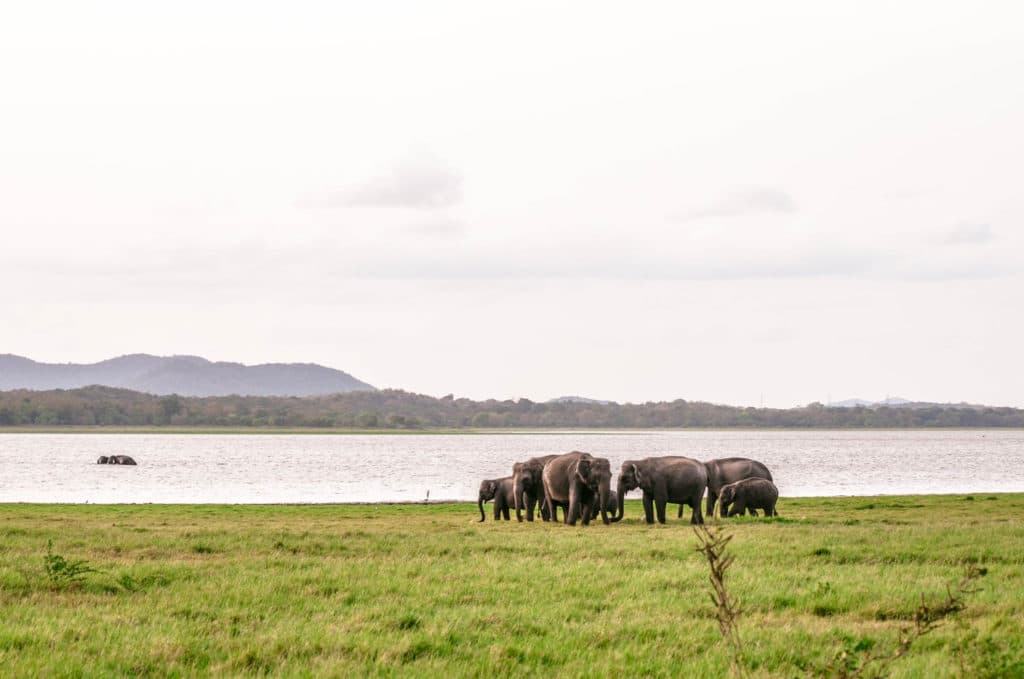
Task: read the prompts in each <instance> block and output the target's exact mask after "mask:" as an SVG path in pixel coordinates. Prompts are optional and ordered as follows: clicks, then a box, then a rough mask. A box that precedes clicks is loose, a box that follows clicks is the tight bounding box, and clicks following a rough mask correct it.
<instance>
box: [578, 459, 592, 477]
mask: <svg viewBox="0 0 1024 679" xmlns="http://www.w3.org/2000/svg"><path fill="white" fill-rule="evenodd" d="M576 475H577V476H579V477H580V478H581V479H586V478H587V476H589V475H590V460H580V461H579V464H577V465H576Z"/></svg>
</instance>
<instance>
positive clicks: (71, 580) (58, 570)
mask: <svg viewBox="0 0 1024 679" xmlns="http://www.w3.org/2000/svg"><path fill="white" fill-rule="evenodd" d="M88 563H89V562H88V561H86V560H84V559H80V560H78V561H69V560H68V559H66V558H64V557H63V556H61V555H60V554H54V553H53V540H47V541H46V556H44V557H43V568H44V570H45V572H46V577H47V578H48V579H49V580H50V584H52V585H54V586H55V587H67V586H69V585H72V584H75V583H79V582H82V581H83V580H85V578H86V577H87V576H88V575H89V574H90V573H99V571H98V570H96V569H95V568H92V567H91V566H89V565H88Z"/></svg>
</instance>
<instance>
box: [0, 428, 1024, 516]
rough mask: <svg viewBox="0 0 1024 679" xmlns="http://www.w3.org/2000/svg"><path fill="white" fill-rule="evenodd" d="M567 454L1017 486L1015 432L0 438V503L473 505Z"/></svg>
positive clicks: (891, 482)
mask: <svg viewBox="0 0 1024 679" xmlns="http://www.w3.org/2000/svg"><path fill="white" fill-rule="evenodd" d="M571 450H585V451H587V452H590V453H592V454H594V455H597V456H600V457H607V458H608V459H609V460H610V461H611V463H612V469H613V471H615V472H616V474H617V472H618V468H619V466H620V465H621V463H622V462H623V461H624V460H627V459H635V458H641V457H648V456H652V455H687V456H689V457H694V458H697V459H701V460H706V459H710V458H714V457H729V456H742V457H753V458H755V459H758V460H760V461H762V462H764V463H765V464H767V465H768V467H769V468H770V469H771V470H772V474H773V475H774V477H775V481H776V484H777V485H778V487H779V491H780V493H781V495H782V496H783V497H786V496H789V497H795V496H828V495H879V494H905V493H979V492H1024V431H1021V430H992V429H984V430H979V429H972V430H914V431H775V430H772V431H764V430H759V431H736V430H729V431H706V430H701V431H614V432H608V431H601V432H595V431H583V432H565V431H560V432H557V433H537V432H531V433H521V432H517V433H507V434H506V433H502V434H411V435H385V434H380V435H365V436H364V435H319V434H309V435H276V434H255V435H198V434H195V435H193V434H146V435H143V434H0V502H76V503H84V502H92V503H145V502H155V503H218V504H220V503H239V504H252V503H327V502H397V501H407V502H408V501H422V500H424V499H426V498H427V495H428V493H429V497H430V500H432V501H433V500H475V499H476V494H477V487H478V486H479V483H480V480H481V479H483V478H495V477H500V476H507V475H508V474H510V473H511V468H512V463H513V462H515V461H517V460H525V459H526V458H529V457H532V456H535V455H547V454H552V453H562V452H568V451H571ZM100 455H131V456H132V457H134V458H135V459H136V461H137V462H138V463H139V464H138V466H136V467H126V466H118V465H98V464H96V459H97V458H98V457H99V456H100ZM631 496H635V497H638V496H639V493H638V492H637V491H634V492H633V493H632V494H631Z"/></svg>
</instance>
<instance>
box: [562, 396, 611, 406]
mask: <svg viewBox="0 0 1024 679" xmlns="http://www.w3.org/2000/svg"><path fill="white" fill-rule="evenodd" d="M546 403H589V404H591V405H602V406H606V405H609V404H611V403H614V401H599V400H597V399H596V398H584V397H583V396H559V397H558V398H552V399H549V400H547V401H546Z"/></svg>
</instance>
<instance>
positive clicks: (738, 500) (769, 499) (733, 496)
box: [719, 478, 779, 516]
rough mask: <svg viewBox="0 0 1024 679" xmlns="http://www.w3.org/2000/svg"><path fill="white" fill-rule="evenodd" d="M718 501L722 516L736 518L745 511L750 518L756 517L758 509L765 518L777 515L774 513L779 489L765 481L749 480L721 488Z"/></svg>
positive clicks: (742, 480)
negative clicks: (720, 504) (748, 512)
mask: <svg viewBox="0 0 1024 679" xmlns="http://www.w3.org/2000/svg"><path fill="white" fill-rule="evenodd" d="M719 499H720V501H721V503H722V509H721V511H722V516H727V515H728V516H736V515H737V514H743V513H744V512H745V511H747V510H749V511H750V514H751V516H757V510H758V509H763V510H764V515H765V516H778V515H779V513H778V512H777V511H775V504H776V503H777V502H778V501H779V489H778V488H776V487H775V484H774V483H772V482H771V481H768V480H767V479H759V478H749V479H741V480H739V481H736V482H734V483H730V484H728V485H726V486H723V487H722V492H721V494H720V495H719ZM730 505H732V506H731V507H730ZM727 512H728V514H726V513H727Z"/></svg>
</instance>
